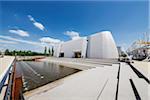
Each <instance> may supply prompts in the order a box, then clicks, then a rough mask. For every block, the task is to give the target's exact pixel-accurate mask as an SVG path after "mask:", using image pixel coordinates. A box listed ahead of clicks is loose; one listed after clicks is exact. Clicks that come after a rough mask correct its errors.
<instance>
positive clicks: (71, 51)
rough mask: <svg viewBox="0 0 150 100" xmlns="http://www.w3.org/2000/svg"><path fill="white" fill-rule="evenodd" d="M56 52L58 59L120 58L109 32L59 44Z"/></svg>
mask: <svg viewBox="0 0 150 100" xmlns="http://www.w3.org/2000/svg"><path fill="white" fill-rule="evenodd" d="M54 51H55V53H54V56H56V57H73V58H102V59H103V58H118V51H117V47H116V44H115V41H114V39H113V37H112V35H111V32H109V31H103V32H98V33H95V34H93V35H90V36H88V37H87V38H86V37H84V38H80V39H77V40H70V41H67V42H63V43H60V44H57V45H56V46H55V50H54Z"/></svg>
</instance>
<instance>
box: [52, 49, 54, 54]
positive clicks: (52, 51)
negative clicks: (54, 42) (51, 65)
mask: <svg viewBox="0 0 150 100" xmlns="http://www.w3.org/2000/svg"><path fill="white" fill-rule="evenodd" d="M52 56H54V48H53V47H52Z"/></svg>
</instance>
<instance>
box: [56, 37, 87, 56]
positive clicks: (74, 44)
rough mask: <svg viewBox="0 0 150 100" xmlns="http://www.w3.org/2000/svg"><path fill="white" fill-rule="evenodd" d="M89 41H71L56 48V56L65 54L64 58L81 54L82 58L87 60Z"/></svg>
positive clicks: (81, 39)
mask: <svg viewBox="0 0 150 100" xmlns="http://www.w3.org/2000/svg"><path fill="white" fill-rule="evenodd" d="M86 47H87V39H86V38H85V37H84V38H80V39H77V40H70V41H67V42H64V43H61V44H59V45H56V46H55V53H54V56H56V57H59V53H60V52H64V57H73V56H74V52H78V51H79V52H81V57H83V58H85V56H86V50H87V48H86Z"/></svg>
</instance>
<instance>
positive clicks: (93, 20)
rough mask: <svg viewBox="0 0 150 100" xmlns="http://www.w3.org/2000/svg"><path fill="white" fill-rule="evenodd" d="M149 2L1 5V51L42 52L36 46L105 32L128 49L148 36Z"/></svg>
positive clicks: (22, 3)
mask: <svg viewBox="0 0 150 100" xmlns="http://www.w3.org/2000/svg"><path fill="white" fill-rule="evenodd" d="M148 17H149V15H148V1H146V0H144V1H122V2H119V1H107V2H104V1H94V2H91V1H86V2H83V1H76V2H75V1H72V2H69V1H65V2H64V1H44V2H41V1H22V2H19V1H5V2H4V1H1V2H0V45H1V47H0V49H5V48H9V49H18V50H19V49H21V50H24V49H25V50H35V51H42V50H43V47H42V46H41V44H40V45H38V43H41V42H42V44H44V45H47V44H46V43H45V42H50V43H54V42H59V41H68V40H71V39H73V37H83V36H88V35H90V34H93V33H95V32H99V31H103V30H108V31H111V32H112V35H113V37H114V39H115V41H116V44H117V45H119V46H124V47H125V48H127V47H128V46H129V45H130V44H131V43H132V42H133V41H135V40H137V39H141V38H143V34H142V33H144V32H148Z"/></svg>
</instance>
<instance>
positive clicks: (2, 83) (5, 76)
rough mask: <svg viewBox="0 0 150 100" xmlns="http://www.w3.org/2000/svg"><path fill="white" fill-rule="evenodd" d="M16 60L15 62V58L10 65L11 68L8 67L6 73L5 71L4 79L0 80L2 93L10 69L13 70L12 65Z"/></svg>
mask: <svg viewBox="0 0 150 100" xmlns="http://www.w3.org/2000/svg"><path fill="white" fill-rule="evenodd" d="M14 62H15V59H14V61H13V62H12V64H11V65H10V66H9V68H8V70H7V71H6V73H5V75H4V77H3V79H2V81H1V82H0V93H1V91H2V89H3V86H4V85H5V82H6V79H7V77H8V76H9V73H10V71H11V68H12V65H13V63H14Z"/></svg>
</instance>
